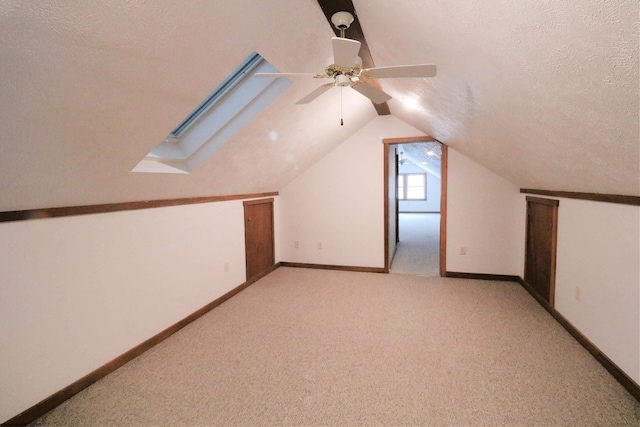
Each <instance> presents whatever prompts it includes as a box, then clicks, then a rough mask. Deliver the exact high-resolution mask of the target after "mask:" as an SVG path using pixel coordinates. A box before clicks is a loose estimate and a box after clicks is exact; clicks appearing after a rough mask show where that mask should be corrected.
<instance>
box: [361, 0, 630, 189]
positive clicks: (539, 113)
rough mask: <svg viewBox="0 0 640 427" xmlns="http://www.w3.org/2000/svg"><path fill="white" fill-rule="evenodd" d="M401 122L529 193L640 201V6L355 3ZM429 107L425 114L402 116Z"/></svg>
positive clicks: (576, 1)
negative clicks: (426, 67)
mask: <svg viewBox="0 0 640 427" xmlns="http://www.w3.org/2000/svg"><path fill="white" fill-rule="evenodd" d="M354 4H355V7H356V9H357V10H358V15H359V18H360V20H361V21H362V27H363V30H364V33H365V36H366V37H367V40H368V42H369V46H370V49H371V52H372V55H373V57H374V58H375V61H376V65H377V66H385V65H392V64H402V63H410V62H434V63H436V64H437V65H438V76H437V77H436V78H435V79H428V80H422V81H420V80H394V81H384V82H383V86H384V88H385V90H386V91H388V92H389V93H390V94H391V95H393V96H394V99H393V100H391V101H390V102H389V104H390V106H391V111H392V113H393V114H394V115H396V116H397V117H399V118H401V119H403V120H404V121H406V122H408V123H409V124H412V125H413V126H415V127H417V128H418V129H421V130H423V131H424V132H425V133H427V134H429V135H432V136H434V137H436V138H437V139H439V140H440V141H442V142H444V143H446V144H448V145H450V146H451V147H453V148H455V149H456V150H458V151H460V152H462V153H463V154H465V155H467V156H469V157H471V158H472V159H474V160H476V161H477V162H478V163H480V164H482V165H484V166H486V167H488V168H489V169H491V170H493V171H494V172H496V173H498V174H499V175H501V176H503V177H505V178H507V179H508V180H510V181H511V182H513V183H515V184H516V185H518V186H519V187H521V188H539V189H550V190H564V191H583V192H595V193H613V194H628V195H638V194H640V157H639V150H640V140H639V131H638V129H639V109H638V99H639V92H638V44H639V43H638V40H639V38H638V37H639V33H638V1H637V0H627V1H609V0H606V1H605V0H567V1H557V0H547V1H539V0H535V1H512V0H493V1H491V2H487V1H479V0H469V1H446V2H442V1H435V0H434V1H399V2H388V1H385V0H354ZM403 97H412V98H415V99H416V100H418V104H419V106H418V108H417V109H410V108H407V107H406V106H404V105H403V103H402V99H403Z"/></svg>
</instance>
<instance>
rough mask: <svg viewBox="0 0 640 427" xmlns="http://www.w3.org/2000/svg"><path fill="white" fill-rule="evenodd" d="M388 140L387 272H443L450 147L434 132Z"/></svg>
mask: <svg viewBox="0 0 640 427" xmlns="http://www.w3.org/2000/svg"><path fill="white" fill-rule="evenodd" d="M383 143H384V144H385V145H384V182H385V191H384V196H385V271H386V272H390V273H397V274H416V275H423V276H438V275H439V276H444V272H445V266H446V259H445V249H446V178H447V175H446V172H447V146H446V145H444V144H441V143H440V142H439V141H437V140H435V139H434V138H432V137H429V136H424V137H412V138H393V139H385V140H383Z"/></svg>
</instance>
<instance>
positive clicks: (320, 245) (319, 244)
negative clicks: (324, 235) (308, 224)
mask: <svg viewBox="0 0 640 427" xmlns="http://www.w3.org/2000/svg"><path fill="white" fill-rule="evenodd" d="M320 249H322V243H320V242H318V250H320Z"/></svg>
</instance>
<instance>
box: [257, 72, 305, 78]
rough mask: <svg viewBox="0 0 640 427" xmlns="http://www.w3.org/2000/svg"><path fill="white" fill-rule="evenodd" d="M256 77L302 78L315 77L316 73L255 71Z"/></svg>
mask: <svg viewBox="0 0 640 427" xmlns="http://www.w3.org/2000/svg"><path fill="white" fill-rule="evenodd" d="M254 76H256V77H273V78H282V77H284V78H287V79H296V78H300V77H302V78H304V77H315V76H317V74H315V73H255V74H254Z"/></svg>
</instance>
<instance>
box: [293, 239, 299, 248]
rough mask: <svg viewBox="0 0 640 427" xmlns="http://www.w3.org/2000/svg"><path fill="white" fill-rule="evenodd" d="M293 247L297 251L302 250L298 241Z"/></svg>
mask: <svg viewBox="0 0 640 427" xmlns="http://www.w3.org/2000/svg"><path fill="white" fill-rule="evenodd" d="M293 247H294V248H296V249H299V248H300V242H298V241H297V240H296V241H295V242H294V243H293Z"/></svg>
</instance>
